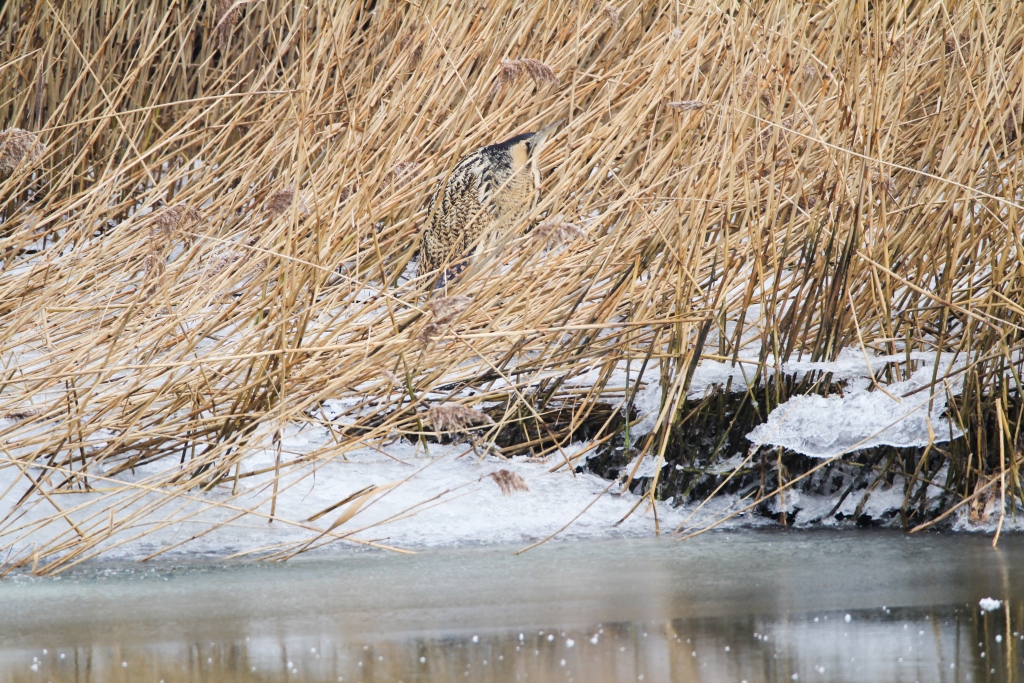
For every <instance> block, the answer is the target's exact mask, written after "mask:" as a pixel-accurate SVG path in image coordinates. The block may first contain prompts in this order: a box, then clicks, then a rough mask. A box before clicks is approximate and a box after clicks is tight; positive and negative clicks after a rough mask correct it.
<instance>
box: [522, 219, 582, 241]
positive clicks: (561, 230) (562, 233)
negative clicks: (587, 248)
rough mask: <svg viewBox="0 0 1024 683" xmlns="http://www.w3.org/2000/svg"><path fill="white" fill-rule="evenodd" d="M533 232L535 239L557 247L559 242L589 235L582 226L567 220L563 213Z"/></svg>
mask: <svg viewBox="0 0 1024 683" xmlns="http://www.w3.org/2000/svg"><path fill="white" fill-rule="evenodd" d="M532 234H533V237H534V238H535V239H538V240H543V241H544V243H545V246H546V247H547V248H552V247H557V246H558V245H559V244H563V243H565V242H571V241H573V240H577V239H579V238H581V237H586V235H587V233H585V232H584V231H583V230H582V229H581V228H580V226H578V225H576V224H574V223H570V222H568V221H566V220H565V218H564V217H563V216H562V214H558V215H557V216H554V217H552V218H549V219H547V220H546V221H544V222H542V223H541V224H540V225H538V226H537V227H536V228H534V229H533V233H532Z"/></svg>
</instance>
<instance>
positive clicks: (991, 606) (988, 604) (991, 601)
mask: <svg viewBox="0 0 1024 683" xmlns="http://www.w3.org/2000/svg"><path fill="white" fill-rule="evenodd" d="M1002 606H1003V601H1002V600H996V599H995V598H982V599H981V600H979V601H978V607H980V608H981V609H983V610H985V611H986V612H992V611H993V610H997V609H999V608H1000V607H1002Z"/></svg>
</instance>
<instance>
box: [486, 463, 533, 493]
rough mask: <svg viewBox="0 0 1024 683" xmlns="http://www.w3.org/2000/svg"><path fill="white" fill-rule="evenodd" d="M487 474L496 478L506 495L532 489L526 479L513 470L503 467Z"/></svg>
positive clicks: (495, 481)
mask: <svg viewBox="0 0 1024 683" xmlns="http://www.w3.org/2000/svg"><path fill="white" fill-rule="evenodd" d="M487 476H488V477H490V478H491V479H493V480H494V483H495V484H497V485H498V488H499V489H501V492H502V494H504V495H506V496H511V495H512V494H513V493H516V492H523V493H527V492H529V490H530V487H529V486H527V485H526V480H525V479H523V478H522V477H521V476H519V475H518V474H516V473H515V472H513V471H512V470H504V469H502V470H498V471H497V472H491V473H490V474H488V475H487Z"/></svg>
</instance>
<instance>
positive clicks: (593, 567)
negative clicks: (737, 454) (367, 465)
mask: <svg viewBox="0 0 1024 683" xmlns="http://www.w3.org/2000/svg"><path fill="white" fill-rule="evenodd" d="M1007 541H1008V542H1007V546H1008V547H1007V548H1004V549H1000V550H999V551H991V549H989V548H988V547H987V543H988V539H983V538H978V539H975V538H970V537H949V536H932V537H927V538H921V539H908V538H906V537H902V536H896V535H890V534H877V533H875V534H849V533H846V534H829V533H806V532H805V533H801V534H788V533H782V534H779V533H771V534H766V533H749V532H748V533H744V534H730V535H728V536H724V535H719V536H708V537H704V538H702V539H700V540H699V541H698V542H696V543H693V542H686V543H676V542H671V541H657V540H651V541H644V542H638V541H616V542H601V543H574V544H565V545H562V546H551V547H549V548H542V549H540V552H537V553H535V554H533V553H528V554H526V555H524V556H519V557H515V556H513V555H511V553H510V552H509V551H508V550H494V549H490V550H481V549H476V550H468V551H446V552H433V553H427V554H424V555H420V556H417V557H416V558H398V557H395V556H379V555H373V556H368V555H356V556H351V557H345V558H333V559H331V560H329V561H328V560H319V561H315V562H305V563H296V564H293V565H286V566H280V565H275V566H266V565H262V566H256V567H254V566H244V567H238V566H235V567H227V568H225V567H196V566H193V567H177V568H172V567H166V566H163V567H155V568H148V567H133V568H130V569H128V568H120V569H116V570H107V569H103V568H93V569H91V570H89V571H87V572H81V573H79V574H78V575H75V576H69V577H65V578H62V579H59V580H54V579H29V578H19V579H14V580H9V581H5V582H0V680H2V681H14V682H19V683H20V682H22V681H24V682H28V681H32V682H36V681H52V682H54V683H56V682H58V681H68V682H70V681H75V682H76V683H89V682H93V681H95V682H101V681H102V682H107V681H153V682H154V683H156V681H160V680H163V681H165V683H173V682H177V681H349V682H355V681H365V682H367V683H369V682H371V681H380V682H383V681H388V682H394V681H403V682H406V683H409V682H413V681H422V682H427V681H429V682H439V681H494V682H499V681H501V682H505V681H558V682H564V683H570V682H573V681H587V682H605V681H659V682H660V681H666V682H667V681H694V682H712V681H713V682H716V683H717V682H719V681H735V682H736V683H740V682H741V681H748V683H755V682H760V681H771V682H782V681H830V682H831V681H878V682H883V681H885V682H890V681H893V682H896V681H906V682H908V683H912V682H914V681H920V682H923V681H942V682H945V681H949V682H955V681H1001V682H1002V681H1005V682H1007V683H1011V682H1016V681H1017V680H1018V674H1019V672H1020V671H1021V670H1022V669H1024V661H1022V650H1024V633H1022V631H1024V601H1022V600H1021V598H1022V597H1024V596H1022V595H1021V593H1022V589H1024V580H1022V579H1024V562H1022V561H1021V560H1024V548H1022V547H1021V546H1022V544H1021V543H1020V541H1021V539H1019V538H1010V539H1007ZM1004 542H1006V541H1004ZM531 555H532V556H531ZM989 596H992V597H996V598H1001V599H1003V600H1004V603H1003V606H1002V607H1001V608H999V609H995V610H993V611H991V612H983V611H982V610H981V609H980V608H979V606H978V599H979V598H980V597H989Z"/></svg>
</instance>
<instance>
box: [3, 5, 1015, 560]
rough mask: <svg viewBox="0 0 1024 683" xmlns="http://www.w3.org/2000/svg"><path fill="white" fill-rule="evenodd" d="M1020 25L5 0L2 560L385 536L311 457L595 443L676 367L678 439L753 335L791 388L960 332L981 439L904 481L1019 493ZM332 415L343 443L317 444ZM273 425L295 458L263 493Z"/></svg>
mask: <svg viewBox="0 0 1024 683" xmlns="http://www.w3.org/2000/svg"><path fill="white" fill-rule="evenodd" d="M1022 38H1024V21H1022V16H1021V9H1020V6H1019V4H1018V3H1016V2H1012V1H1010V0H996V1H995V2H990V3H981V4H978V3H959V2H953V3H940V2H908V1H903V0H899V1H897V0H893V1H882V2H875V3H871V4H870V5H869V4H868V3H863V2H856V3H831V4H812V3H805V4H796V3H791V2H788V1H782V0H765V1H755V2H726V3H724V4H723V3H711V2H703V1H701V0H698V1H697V2H693V3H689V4H688V5H686V6H685V7H684V6H680V5H678V4H677V3H659V2H621V3H612V4H609V3H604V2H587V1H586V0H582V1H580V2H568V1H567V0H565V1H552V2H544V3H524V2H521V1H520V0H495V1H494V2H491V3H488V4H487V5H486V6H484V5H475V4H471V3H455V4H452V3H441V2H434V1H432V0H424V1H423V2H420V3H408V2H392V1H390V0H385V1H382V2H375V3H335V2H318V1H316V0H313V1H311V2H307V3H305V4H297V3H287V2H281V1H279V0H266V1H265V2H260V3H233V4H232V3H226V2H217V3H212V2H207V3H200V2H190V1H188V0H182V1H181V2H169V1H166V0H157V1H155V2H139V1H136V0H118V1H117V2H111V3H103V4H100V5H90V4H89V3H58V4H53V3H33V2H23V1H20V0H10V1H9V2H8V3H6V5H4V6H3V8H2V9H0V125H2V126H3V127H4V128H5V129H20V130H23V131H27V133H25V134H22V133H10V134H8V135H7V137H5V138H0V155H3V159H4V161H3V163H2V164H0V170H2V171H3V172H2V173H0V179H2V180H0V196H2V199H3V204H2V206H0V221H2V222H0V268H2V270H0V372H2V377H0V416H3V419H2V420H0V461H2V462H0V467H2V468H3V469H4V470H7V472H8V473H10V472H15V473H16V474H17V476H16V477H12V478H11V479H10V481H11V482H12V483H11V484H10V486H9V488H8V489H7V490H6V491H4V492H2V494H0V496H2V498H3V499H5V500H9V501H13V503H12V504H11V505H10V513H9V514H7V515H6V516H5V517H4V518H3V519H2V520H0V539H2V547H0V551H2V557H3V565H2V570H3V571H5V572H6V571H11V570H14V569H19V568H31V569H32V570H33V571H36V572H39V573H54V572H58V571H61V570H63V569H65V568H67V567H69V566H73V565H74V564H77V563H79V562H82V561H85V560H88V559H90V558H93V557H96V556H99V555H100V554H102V553H103V552H105V551H107V550H109V549H111V548H114V547H117V546H118V545H120V544H122V543H126V542H129V541H133V540H136V539H138V538H141V537H144V536H145V535H146V534H150V533H152V532H153V531H154V530H159V529H161V528H166V527H170V526H173V525H176V524H178V525H180V524H187V523H189V522H190V520H198V519H201V518H202V517H201V513H202V512H203V511H204V510H209V509H216V510H219V511H221V512H223V513H224V515H225V517H224V519H226V520H235V519H239V518H242V517H246V518H249V519H251V518H257V519H260V520H272V521H274V522H275V523H276V524H283V525H293V526H295V527H297V528H300V529H303V530H305V531H306V532H308V535H309V539H310V540H309V542H308V543H306V542H304V543H303V544H298V545H295V546H289V547H286V548H284V549H281V548H275V549H271V550H268V551H267V553H265V555H268V556H272V557H284V556H291V555H292V554H294V553H295V552H299V551H301V550H302V549H304V548H306V547H310V544H311V543H312V542H313V540H315V539H321V540H323V539H326V540H338V539H346V540H348V541H353V542H354V536H353V534H352V533H351V531H349V530H348V529H349V527H350V526H353V525H355V526H358V519H355V520H352V519H351V518H352V516H354V515H356V514H357V513H358V510H359V506H358V504H356V503H359V500H361V499H360V498H359V496H356V498H354V499H352V498H351V496H350V494H351V492H339V493H338V499H339V500H341V501H343V502H345V501H347V503H346V507H345V508H344V509H345V513H344V514H343V515H342V517H340V518H337V519H333V520H332V519H331V518H330V517H329V516H328V517H325V518H324V519H322V520H320V521H319V522H315V523H314V522H309V521H304V520H294V519H286V518H280V517H278V516H277V515H276V511H275V498H276V496H277V495H278V494H279V486H278V484H279V482H280V483H281V484H282V485H284V484H283V482H284V481H285V475H286V474H287V475H289V476H292V475H295V476H298V477H299V478H300V480H301V479H302V478H304V477H310V476H314V475H315V472H316V468H317V466H318V464H319V463H323V462H326V461H330V460H332V459H337V458H344V457H345V456H346V454H347V453H351V452H352V451H353V450H354V449H358V448H364V447H366V446H367V445H379V444H383V443H386V442H387V441H389V440H393V439H396V438H407V439H411V440H420V441H423V440H424V439H426V438H427V437H428V436H429V437H430V438H435V437H436V436H437V435H438V432H441V433H442V434H441V436H442V437H443V438H446V439H450V438H452V437H453V436H454V437H455V438H463V439H471V440H472V442H473V443H474V444H476V445H483V447H484V448H485V449H486V448H489V449H490V451H491V452H494V451H495V449H496V448H498V450H500V451H501V452H502V453H503V454H504V455H510V454H514V453H529V454H531V455H533V456H543V455H546V454H548V453H552V452H554V453H557V452H559V451H560V450H561V449H563V448H564V447H565V446H566V445H568V443H569V442H570V440H572V438H573V436H574V434H576V435H578V433H579V430H580V428H581V427H582V425H584V424H592V423H593V422H594V420H595V416H598V417H599V418H600V419H597V424H596V425H595V426H592V432H593V433H592V437H593V442H592V443H593V444H594V447H596V445H597V444H600V443H603V442H606V441H607V440H608V439H610V438H614V436H615V435H617V434H620V433H621V432H622V431H623V428H624V424H623V420H621V419H618V420H616V419H614V418H615V416H617V415H620V414H621V413H620V412H618V407H620V406H624V407H625V408H627V409H628V407H629V402H630V401H631V398H632V397H633V396H635V393H636V389H637V386H639V383H640V382H643V381H652V380H654V379H657V380H658V381H659V382H660V386H661V387H662V410H661V413H660V415H659V418H658V422H657V426H656V428H655V430H654V431H653V433H651V434H650V435H648V436H645V437H643V438H642V439H640V440H638V441H637V442H636V443H635V444H632V445H631V447H632V449H633V450H634V451H635V452H638V453H642V454H644V455H645V457H651V458H664V457H665V455H666V452H670V451H669V447H670V442H671V439H670V437H671V436H672V434H673V432H672V427H673V426H677V427H678V426H679V425H680V424H683V423H684V422H685V420H687V419H688V418H687V416H688V415H689V414H692V411H688V410H684V408H685V407H686V405H685V404H686V399H687V392H688V389H689V384H690V381H691V378H692V376H693V373H694V369H695V367H696V366H697V365H698V363H700V362H701V361H702V359H707V358H713V359H718V360H721V359H739V358H741V357H745V356H744V353H743V352H744V344H743V343H741V339H742V338H743V337H744V335H747V336H749V334H750V330H751V329H754V330H755V331H756V335H755V336H756V338H757V341H758V342H759V344H758V345H757V346H756V348H755V351H754V360H755V361H756V362H755V364H754V365H753V370H752V373H753V375H754V376H755V378H758V380H759V381H763V385H764V386H766V387H771V388H772V390H771V391H767V392H764V393H763V395H762V396H761V397H760V402H759V406H760V410H759V411H758V412H757V414H758V415H759V416H760V418H759V419H763V417H764V415H765V413H766V412H767V411H768V410H770V409H771V408H772V407H774V406H775V405H778V404H779V403H781V402H782V401H784V400H785V399H786V398H788V397H789V394H788V393H787V392H786V391H784V388H785V387H786V386H790V385H787V383H786V382H785V381H783V380H784V378H783V377H781V365H780V363H781V361H785V360H797V359H804V360H831V359H834V358H835V357H836V356H837V354H839V352H840V351H841V350H843V349H845V348H850V347H852V348H860V349H863V350H864V351H865V353H868V354H871V355H875V354H902V353H905V354H907V358H908V359H909V354H910V353H912V352H921V351H924V352H929V353H934V354H936V356H937V357H938V354H940V353H944V352H946V353H949V352H951V353H955V354H957V357H958V358H961V359H963V361H964V363H963V364H962V365H961V367H960V368H959V369H958V370H957V373H958V375H957V378H949V377H944V376H942V374H940V373H937V374H936V376H935V377H934V382H935V383H937V384H939V385H943V383H944V382H945V383H946V385H948V384H949V383H950V382H952V381H954V379H955V380H956V381H959V382H961V383H962V391H959V392H958V393H957V394H956V395H955V396H953V397H952V403H951V407H950V414H951V417H952V419H953V420H954V421H955V423H956V424H958V425H960V426H961V427H962V429H963V430H964V432H965V434H966V436H965V437H964V438H961V439H958V440H956V441H954V442H952V443H950V444H945V445H942V446H941V447H940V446H939V445H938V444H936V445H935V447H934V448H932V447H928V448H925V449H923V452H921V453H919V454H918V455H917V456H915V457H917V458H919V461H918V462H916V463H910V464H909V465H910V469H909V471H908V472H907V473H906V474H907V476H906V481H905V485H906V486H907V487H909V488H908V497H909V489H913V488H915V487H918V486H924V485H927V484H928V483H930V482H931V479H932V478H934V475H935V473H937V472H939V471H940V470H941V471H942V472H943V473H944V477H945V479H944V480H943V481H941V482H939V481H936V482H935V483H936V484H938V485H941V486H944V487H946V489H947V490H949V491H950V492H951V498H950V499H949V503H948V508H947V509H949V510H951V509H953V508H955V507H956V506H958V505H961V504H963V503H965V502H969V501H971V500H977V499H978V497H979V496H981V495H982V494H983V492H985V491H988V492H990V494H993V495H996V496H997V497H1000V496H1001V500H1003V501H1008V500H1012V499H1017V500H1019V499H1020V498H1021V495H1022V489H1021V481H1020V472H1019V467H1020V464H1021V460H1022V458H1024V455H1022V453H1021V451H1020V450H1019V448H1018V442H1019V441H1020V436H1021V434H1020V430H1021V427H1022V424H1024V419H1022V418H1024V403H1022V402H1021V400H1020V396H1021V392H1020V383H1021V372H1022V367H1021V360H1022V353H1021V351H1022V343H1024V336H1022V334H1021V332H1022V329H1024V327H1022V326H1024V315H1022V314H1024V308H1022V307H1021V304H1020V301H1021V300H1022V296H1021V293H1022V289H1024V271H1022V269H1021V265H1020V264H1021V241H1020V229H1021V225H1022V222H1021V210H1022V208H1024V197H1022V183H1024V168H1022V164H1021V146H1020V145H1021V141H1020V137H1021V133H1022V132H1024V130H1022V115H1021V112H1022V102H1024V92H1022V89H1021V78H1022V68H1024V67H1022V65H1024V50H1022ZM560 118H565V119H566V123H565V125H564V127H563V128H562V129H561V131H560V132H559V133H558V134H557V135H556V137H555V138H554V139H553V140H552V141H551V142H550V143H549V144H548V145H547V147H546V150H545V152H544V154H543V157H542V160H541V170H542V176H543V178H544V181H543V189H542V198H541V200H540V202H539V203H538V205H537V207H536V209H535V210H534V211H533V213H532V214H531V216H530V219H529V220H527V221H524V223H523V225H522V226H521V230H520V231H519V232H518V233H516V234H514V235H512V236H510V238H509V239H508V240H507V241H506V243H505V244H503V245H502V248H501V253H499V254H495V255H494V258H492V259H490V260H489V261H485V262H484V263H489V264H490V265H489V266H487V267H473V268H470V269H469V270H468V271H467V272H466V273H465V274H464V275H463V276H461V277H460V278H459V279H458V280H456V281H455V282H454V283H453V284H451V285H450V286H449V288H448V291H446V292H442V293H439V294H435V295H431V293H430V292H429V291H428V288H429V281H430V278H429V277H427V275H426V274H419V273H417V272H416V270H415V267H412V268H410V263H411V261H412V260H413V258H414V256H415V254H416V250H417V247H418V240H417V235H418V231H419V230H420V228H421V226H422V225H423V222H424V220H425V216H426V207H425V205H426V200H427V198H428V197H429V194H430V192H431V191H432V189H433V186H434V185H435V184H436V182H437V181H438V180H439V179H440V178H442V177H444V174H445V172H446V171H447V170H448V169H450V168H451V166H452V165H453V164H454V163H455V161H456V160H457V159H458V158H460V157H461V156H462V155H464V154H465V153H467V152H469V151H470V150H472V149H474V148H476V147H479V146H481V145H484V144H489V143H493V142H497V141H500V140H503V139H505V138H507V137H510V136H511V135H513V134H516V133H519V132H523V131H527V130H535V129H537V128H539V127H541V126H543V125H546V124H548V123H550V122H552V121H554V120H557V119H560ZM25 135H31V136H32V137H31V138H26V137H25ZM4 140H15V141H18V144H19V145H20V147H19V148H18V149H21V150H22V151H20V152H18V150H16V149H15V147H16V145H13V144H10V145H7V147H5V146H4ZM16 152H17V153H18V154H20V155H21V156H20V157H19V158H17V159H14V160H12V158H11V156H10V155H11V154H15V153H16ZM533 226H536V227H533ZM439 299H440V300H439ZM748 350H749V348H748ZM624 361H629V362H630V367H631V368H632V372H633V375H632V377H631V380H630V381H631V384H629V385H623V384H621V382H619V383H617V382H615V381H612V378H613V375H614V374H615V370H616V369H617V368H620V367H621V366H622V363H623V362H624ZM908 364H909V363H908ZM640 368H643V369H642V370H640V372H642V373H644V375H643V376H641V377H638V376H637V372H638V369H640ZM906 368H907V365H900V364H898V363H894V364H892V365H891V366H890V367H889V368H887V370H886V372H887V373H889V374H890V375H894V376H897V377H898V376H900V373H905V372H906ZM587 373H590V374H589V375H588V374H587ZM585 375H586V376H588V377H591V378H593V377H596V378H597V379H596V380H592V381H589V382H581V381H579V380H580V378H582V377H583V376H585ZM805 388H806V387H805ZM470 392H472V395H470ZM329 399H334V400H335V401H338V402H340V403H341V404H342V405H344V406H346V408H345V412H344V414H343V415H342V416H340V417H339V418H335V419H334V420H328V419H326V418H325V417H324V414H323V411H321V410H320V406H321V405H322V403H323V402H324V401H327V400H329ZM608 406H612V407H613V410H608ZM602 407H603V412H602ZM626 414H628V410H626ZM554 416H558V417H557V419H555V417H554ZM341 418H343V419H341ZM301 425H308V426H309V427H310V428H316V429H323V430H327V431H328V432H329V433H330V434H331V436H332V440H331V442H330V443H329V444H328V445H326V446H323V447H320V448H317V449H315V450H314V451H311V452H306V453H291V452H288V450H287V449H285V448H284V447H283V446H282V444H283V443H284V442H285V441H286V438H285V434H286V432H287V431H288V429H289V428H295V427H296V426H301ZM510 426H513V427H517V428H518V429H520V431H521V432H522V434H523V436H522V438H521V439H520V440H519V441H518V443H514V444H513V443H510V444H507V445H505V446H502V447H496V446H494V444H493V442H494V440H495V436H496V435H497V434H499V433H500V432H502V430H507V429H508V428H509V427H510ZM488 444H490V445H488ZM427 447H429V446H427ZM256 451H270V452H273V453H275V454H276V455H275V459H274V466H273V475H274V479H273V481H274V485H273V486H272V487H268V488H266V489H265V490H263V492H262V493H261V494H260V495H259V497H258V498H257V499H256V500H255V501H254V500H253V499H252V498H247V499H245V500H246V502H245V503H244V504H242V503H239V502H238V501H240V500H241V498H239V496H240V495H241V490H242V489H244V485H245V483H246V482H245V479H246V476H248V474H249V473H248V471H243V470H244V468H243V462H244V461H245V459H246V458H247V457H249V456H250V455H251V454H252V453H254V452H256ZM586 452H587V451H583V452H581V453H579V454H576V455H574V456H573V458H572V459H569V458H566V460H565V461H564V462H562V463H560V464H559V465H556V467H561V466H570V467H571V466H574V465H576V464H577V462H581V461H580V460H579V459H580V458H581V457H583V456H584V454H585V453H586ZM154 464H163V465H165V466H164V467H161V468H158V469H157V470H155V473H151V474H147V475H146V476H136V477H132V476H130V475H132V473H133V472H136V470H140V468H143V470H144V468H145V467H146V466H153V465H154ZM941 465H945V468H942V467H941ZM143 470H140V471H143ZM0 471H2V470H0ZM144 471H146V472H153V471H154V470H152V469H150V470H144ZM499 479H500V477H499V478H496V479H495V481H499ZM289 481H291V480H289ZM784 486H785V485H784V484H782V483H781V480H780V487H783V488H784ZM517 488H519V485H518V483H512V484H510V483H509V482H508V481H506V485H505V486H502V490H503V491H504V490H506V489H509V490H510V491H514V490H515V489H517ZM649 490H650V496H651V497H652V498H653V497H654V496H655V495H656V491H657V490H658V487H657V481H655V482H654V485H653V486H651V487H650V488H649ZM217 492H219V493H217ZM215 493H216V494H217V495H214V494H215ZM372 493H373V492H367V493H364V494H362V495H363V496H369V495H371V494H372ZM777 493H778V491H777V490H775V491H774V492H773V491H769V490H767V489H766V490H765V491H763V492H762V495H761V496H760V497H761V498H762V499H763V498H764V496H768V495H776V494H777ZM353 500H355V501H356V502H355V503H353V502H352V501H353ZM1003 509H1004V510H1006V511H1009V510H1011V509H1012V505H1010V504H1009V503H1007V504H1006V505H1004V506H1003ZM943 512H945V510H944V511H943ZM350 513H351V514H350ZM345 514H348V515H349V517H344V515H345ZM154 517H157V518H159V519H161V520H162V521H161V522H159V523H154V522H153V519H154ZM350 520H351V522H350ZM321 523H323V526H318V525H320V524H321ZM216 526H217V524H212V523H211V524H207V525H206V526H204V525H202V524H197V525H196V528H195V533H193V534H192V535H191V536H190V538H196V537H199V536H201V535H202V534H203V533H206V531H207V530H209V529H212V528H215V527H216ZM324 529H327V530H326V531H325V530H324ZM186 540H188V539H186ZM360 542H363V543H365V541H360ZM318 543H319V541H318ZM174 545H175V546H177V545H178V543H177V542H176V543H175V544H174ZM165 549H167V547H164V548H159V549H157V550H155V551H154V555H153V556H156V555H159V553H160V552H162V551H163V550H165Z"/></svg>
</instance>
